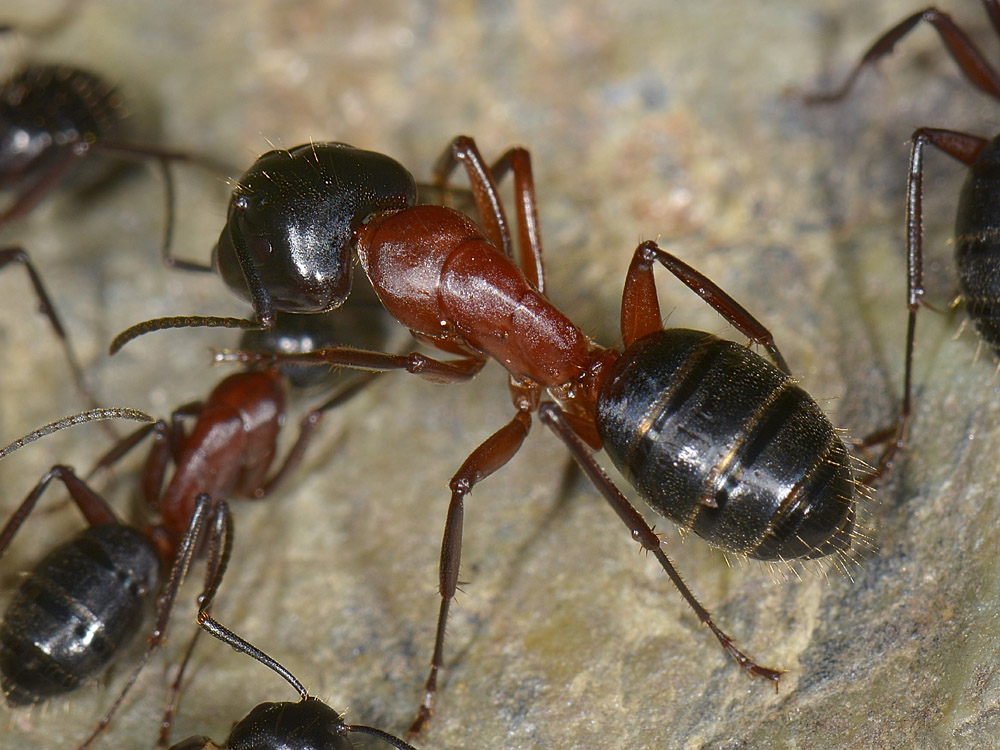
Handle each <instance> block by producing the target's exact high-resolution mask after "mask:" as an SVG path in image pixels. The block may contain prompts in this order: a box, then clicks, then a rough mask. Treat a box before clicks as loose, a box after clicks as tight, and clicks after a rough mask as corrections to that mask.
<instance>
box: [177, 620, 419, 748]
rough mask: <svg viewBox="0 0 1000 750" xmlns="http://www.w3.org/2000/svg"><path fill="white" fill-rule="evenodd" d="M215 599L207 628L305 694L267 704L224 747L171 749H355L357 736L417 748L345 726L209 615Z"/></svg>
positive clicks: (190, 744) (198, 742) (188, 744)
mask: <svg viewBox="0 0 1000 750" xmlns="http://www.w3.org/2000/svg"><path fill="white" fill-rule="evenodd" d="M209 604H211V602H210V601H208V602H203V603H202V606H201V609H200V611H199V612H198V623H199V624H200V625H201V627H202V628H203V629H204V630H205V631H207V632H208V633H210V634H212V635H213V636H215V637H216V638H218V639H219V640H220V641H222V642H223V643H225V644H228V645H229V646H231V647H232V648H233V649H234V650H236V651H239V652H240V653H244V654H247V655H248V656H250V657H252V658H254V659H256V660H257V661H259V662H260V663H261V664H263V665H264V666H266V667H268V668H270V669H272V670H273V671H274V672H276V673H277V674H279V675H281V677H283V678H284V679H285V680H286V681H287V682H288V684H289V685H291V686H292V688H293V689H294V690H295V691H296V692H297V693H298V694H299V696H300V698H301V700H300V701H299V702H297V703H290V702H288V701H282V702H280V703H261V704H260V705H258V706H257V707H255V708H254V709H253V710H252V711H251V712H250V713H249V714H247V715H246V716H245V717H243V718H242V719H240V720H239V721H238V722H236V723H235V724H234V725H233V728H232V731H230V733H229V737H228V738H227V739H226V741H225V742H224V743H223V744H222V745H217V744H215V743H214V742H213V741H212V740H210V739H208V738H207V737H204V736H197V737H189V738H188V739H186V740H182V741H181V742H178V743H177V744H175V745H172V746H171V747H170V750H352V748H354V747H355V744H354V742H353V741H352V740H351V735H352V734H364V735H368V736H371V737H376V738H378V739H380V740H382V741H383V742H387V743H388V744H390V745H392V746H393V747H395V748H398V750H415V749H414V747H413V746H412V745H410V744H409V743H407V742H404V741H403V740H401V739H399V738H398V737H396V736H394V735H391V734H389V733H388V732H385V731H383V730H381V729H377V728H375V727H369V726H365V725H363V724H345V723H344V717H343V715H342V714H339V713H337V712H336V711H334V710H333V709H332V708H330V707H329V706H328V705H326V704H325V703H323V702H322V701H321V700H319V699H318V698H314V697H312V696H310V695H309V693H308V692H307V691H306V689H305V687H303V685H302V683H301V682H299V681H298V680H297V679H296V678H295V677H294V676H293V675H292V673H291V672H289V671H288V670H287V669H285V667H283V666H281V664H279V663H278V662H276V661H275V660H274V659H272V658H271V657H270V656H268V655H267V654H265V653H264V652H263V651H261V650H260V649H258V648H257V647H256V646H254V645H253V644H251V643H250V642H248V641H246V640H245V639H243V638H241V637H240V636H238V635H237V634H236V633H234V632H233V631H231V630H229V629H228V628H226V627H225V626H223V625H221V624H220V623H219V622H217V621H216V620H214V619H213V618H212V617H211V616H210V615H209V613H208V605H209Z"/></svg>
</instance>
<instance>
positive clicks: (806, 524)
mask: <svg viewBox="0 0 1000 750" xmlns="http://www.w3.org/2000/svg"><path fill="white" fill-rule="evenodd" d="M597 409H598V411H597V427H598V431H599V432H600V435H601V438H602V440H603V441H604V448H605V450H606V451H607V453H608V455H609V456H610V457H611V460H612V461H613V462H614V464H615V466H617V467H618V469H619V470H620V471H621V472H622V474H623V475H624V476H625V477H626V478H627V479H628V480H629V482H630V483H631V484H632V485H633V486H634V487H635V488H636V489H637V490H638V492H639V494H640V495H642V497H643V498H644V499H645V500H646V501H647V502H648V503H649V504H650V506H651V507H652V508H653V509H654V510H656V511H657V512H659V513H661V514H662V515H664V516H666V517H667V518H670V519H671V520H672V521H674V522H675V523H677V524H678V525H679V526H681V527H682V528H685V529H689V530H691V531H694V532H695V533H696V534H698V536H700V537H702V538H703V539H705V540H706V541H707V542H709V543H711V544H713V545H715V546H717V547H720V548H722V549H725V550H728V551H731V552H736V553H740V554H744V555H747V556H749V557H753V558H757V559H761V560H788V559H799V558H815V557H823V556H825V555H829V554H831V553H833V552H836V551H845V550H847V549H848V548H849V547H850V545H851V536H852V532H853V528H854V499H853V498H854V487H855V482H854V479H853V476H852V473H851V469H850V465H849V460H850V459H849V455H848V453H847V449H846V448H845V447H844V443H843V441H842V440H841V439H840V437H839V436H838V435H837V433H836V431H835V430H834V428H833V426H832V425H831V424H830V421H829V420H828V419H827V418H826V416H825V415H824V414H823V412H822V411H821V410H820V409H819V407H818V406H817V405H816V402H815V401H813V399H812V398H811V397H810V396H809V394H807V393H806V392H805V391H804V390H802V388H800V387H799V386H797V385H795V383H794V382H793V381H792V379H791V378H790V377H788V376H787V375H785V374H784V373H783V372H782V371H781V370H779V369H778V368H777V367H775V366H773V365H772V364H770V363H769V362H767V361H766V360H764V359H763V358H762V357H760V356H758V355H757V354H755V353H754V352H752V351H750V350H749V349H747V348H746V347H745V346H741V345H740V344H737V343H734V342H732V341H726V340H723V339H719V338H717V337H715V336H713V335H711V334H708V333H704V332H702V331H692V330H686V329H668V330H663V331H657V332H655V333H652V334H650V335H648V336H645V337H644V338H642V339H640V340H639V341H637V342H636V343H635V344H633V345H632V346H630V347H629V348H628V349H627V350H626V351H625V352H624V353H623V354H622V356H621V357H620V358H619V359H618V360H617V361H616V362H615V364H614V365H613V366H612V368H611V370H610V372H609V373H608V376H607V379H606V380H605V381H604V385H603V387H602V388H601V392H600V396H599V398H598V407H597Z"/></svg>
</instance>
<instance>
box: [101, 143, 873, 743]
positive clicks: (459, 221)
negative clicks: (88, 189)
mask: <svg viewBox="0 0 1000 750" xmlns="http://www.w3.org/2000/svg"><path fill="white" fill-rule="evenodd" d="M458 165H462V166H463V167H464V169H465V171H466V173H467V174H468V176H469V180H470V184H471V189H472V194H473V197H474V200H475V203H476V208H477V211H478V215H479V219H480V224H477V223H475V222H474V221H472V220H471V219H470V218H469V217H467V216H465V215H464V214H461V213H459V212H457V211H454V210H451V209H449V208H445V207H443V206H415V205H414V181H413V178H412V176H411V175H410V174H409V172H407V171H406V170H405V169H404V168H403V167H402V166H401V165H400V164H398V163H397V162H395V161H393V160H392V159H390V158H389V157H387V156H384V155H382V154H377V153H373V152H367V151H361V150H358V149H355V148H352V147H350V146H347V145H345V144H341V143H311V144H306V145H303V146H300V147H298V148H294V149H291V150H288V151H271V152H268V153H266V154H264V155H263V156H261V157H260V158H259V159H258V160H257V162H256V163H255V164H254V165H253V166H252V167H251V168H250V169H249V170H248V171H247V172H246V173H245V174H244V175H243V177H242V178H241V179H240V180H239V182H238V183H237V185H236V187H235V189H234V191H233V196H232V199H231V201H230V206H229V214H228V219H227V223H226V227H225V228H224V230H223V231H222V234H221V236H220V238H219V242H218V244H217V246H216V248H215V251H214V254H213V265H214V266H215V267H216V268H217V269H218V271H219V273H220V275H221V276H222V278H223V279H224V280H225V282H226V283H227V284H228V285H229V286H230V288H231V289H233V291H235V292H236V293H237V294H238V295H240V296H242V297H243V298H245V299H248V300H249V301H250V302H251V304H252V305H253V310H254V317H253V319H244V318H220V317H204V316H187V317H172V318H160V319H156V320H150V321H146V322H144V323H140V324H137V325H135V326H132V327H131V328H129V329H127V330H126V331H124V332H123V333H121V334H119V336H118V337H116V339H115V341H114V342H113V343H112V346H111V351H112V353H114V352H115V351H117V350H118V349H120V348H121V347H122V346H123V345H124V344H125V343H127V342H128V341H130V340H131V339H133V338H135V337H136V336H139V335H141V334H145V333H148V332H150V331H155V330H161V329H165V328H178V327H197V326H208V327H226V328H243V329H250V330H267V329H269V328H270V327H271V326H273V324H274V319H275V315H276V312H277V311H279V310H280V311H292V312H296V313H299V314H310V313H317V312H325V311H329V310H331V309H335V308H337V307H338V306H339V305H340V304H342V303H343V302H344V301H345V300H346V299H347V297H348V295H349V293H350V285H351V284H350V281H351V277H350V270H351V268H352V264H353V260H354V258H355V257H356V258H357V260H358V261H359V262H360V265H361V267H362V268H363V269H364V271H365V274H366V275H367V277H368V279H369V280H370V281H371V283H372V286H373V288H374V290H375V293H376V295H377V296H378V297H379V299H380V300H381V303H382V305H383V306H384V307H385V308H386V309H387V310H388V311H389V312H390V313H391V314H392V315H393V317H395V318H396V319H397V320H398V321H399V322H400V323H402V324H403V325H404V326H405V327H406V328H408V329H409V330H410V331H411V333H412V334H413V335H414V336H415V337H416V338H417V339H418V340H419V341H421V342H423V343H426V344H429V345H431V346H433V347H435V348H437V349H438V350H440V351H442V352H444V353H446V354H449V355H452V357H453V358H451V359H446V360H439V359H435V358H432V357H429V356H426V355H423V354H420V353H418V352H413V353H411V354H403V355H398V354H388V353H382V352H372V351H364V350H359V349H355V348H350V347H331V348H327V349H324V350H320V351H316V352H312V353H307V354H290V355H281V354H269V353H264V354H261V353H254V352H246V351H242V352H235V353H225V354H221V355H219V359H220V360H234V361H241V362H265V363H273V362H297V363H313V364H316V365H336V366H342V367H350V368H356V369H361V370H369V371H373V372H384V371H389V370H406V371H407V372H410V373H413V374H417V375H419V376H420V377H422V378H424V379H425V380H429V381H432V382H437V383H459V382H463V381H466V380H468V379H470V378H472V377H474V376H475V375H476V374H477V373H478V372H479V370H480V369H482V367H483V366H484V365H485V364H486V362H487V361H488V360H490V359H495V360H497V361H498V362H499V363H501V364H502V365H503V366H504V367H505V368H506V369H507V371H508V373H509V383H510V391H511V396H512V400H513V405H514V409H515V415H514V417H513V418H512V419H511V420H510V422H508V423H507V424H506V425H505V426H503V427H502V428H501V429H500V430H498V431H497V432H496V433H494V434H493V435H491V436H490V437H488V438H487V439H486V440H485V441H483V442H482V443H481V444H479V445H478V447H477V448H475V449H474V450H473V451H472V452H471V453H470V455H469V456H468V457H467V458H466V459H465V461H464V462H463V463H462V465H461V467H460V468H459V470H458V471H457V472H456V473H455V475H454V476H453V477H452V479H451V482H450V488H451V501H450V504H449V508H448V513H447V520H446V523H445V532H444V539H443V542H442V548H441V564H440V594H441V607H440V612H439V615H438V624H437V633H436V636H435V641H434V650H433V656H432V660H431V670H430V673H429V675H428V678H427V681H426V683H425V688H424V697H423V700H422V701H421V702H420V707H419V709H418V712H417V717H416V719H415V720H414V722H413V725H412V726H411V734H416V733H418V732H420V731H421V730H422V729H423V728H424V727H425V726H426V724H427V722H428V721H429V719H430V716H431V713H432V704H433V700H434V696H435V693H436V691H437V677H438V673H439V671H440V669H441V668H442V667H443V665H444V637H445V630H446V623H447V618H448V612H449V607H450V604H451V601H452V599H453V598H454V595H455V592H456V590H457V586H458V575H459V566H460V558H461V550H462V529H463V523H464V521H463V519H464V510H465V503H464V500H465V497H466V496H467V495H468V494H469V493H470V492H471V491H472V489H473V488H474V487H475V486H476V484H478V483H479V482H480V481H482V480H483V479H485V478H486V477H488V476H490V475H491V474H492V473H493V472H495V471H497V470H498V469H499V468H500V467H502V466H503V465H504V464H506V463H507V462H508V461H509V460H510V459H511V458H513V456H514V455H515V454H516V453H517V451H518V450H519V449H520V447H521V445H522V443H523V441H524V439H525V437H526V436H527V433H528V431H529V429H530V426H531V422H532V415H533V414H534V413H536V412H537V413H538V416H539V418H540V419H541V421H542V423H543V424H545V425H546V426H548V427H549V428H550V429H551V430H552V432H553V433H554V434H555V435H556V436H557V437H558V438H559V439H560V440H561V441H562V442H563V443H564V445H565V446H566V448H567V449H568V450H569V451H570V453H571V454H572V455H573V457H574V458H575V459H576V461H577V462H578V463H579V464H580V466H581V467H582V468H583V470H584V472H585V473H586V475H587V476H588V478H589V479H590V480H591V481H592V482H593V484H594V486H595V487H596V488H597V489H598V491H599V492H600V493H601V494H602V495H603V497H604V498H605V500H606V501H607V502H608V503H609V505H610V506H611V508H612V509H613V510H614V512H615V513H616V514H617V515H618V516H619V518H620V519H621V520H622V521H623V523H625V525H626V527H627V528H628V529H629V531H630V533H631V536H632V538H633V539H634V540H635V541H637V542H639V543H640V545H641V546H642V547H643V548H644V549H646V550H647V551H649V552H651V553H652V554H653V555H654V557H655V558H656V559H657V561H658V562H659V564H660V565H661V567H662V568H663V570H664V572H665V573H666V574H667V576H668V577H669V578H670V580H671V581H672V582H673V584H674V585H675V586H676V587H677V589H678V591H679V592H680V593H681V595H682V597H683V598H684V599H685V601H686V602H687V603H688V605H689V606H691V608H692V609H693V610H694V612H695V614H696V616H697V617H698V619H699V620H700V621H701V623H702V624H703V625H705V626H706V627H707V628H709V630H711V631H712V633H713V634H714V635H715V637H716V638H717V639H718V641H719V643H720V644H721V645H722V647H723V649H724V650H725V651H726V652H727V653H728V654H729V655H730V656H731V657H733V658H734V659H735V660H736V662H737V663H738V664H739V666H740V667H741V668H742V669H743V670H744V671H745V672H746V673H747V674H749V675H751V676H753V677H760V678H763V679H765V680H768V681H770V682H771V683H772V684H774V685H775V687H777V684H778V681H779V679H780V677H781V674H782V670H780V669H774V668H771V667H767V666H763V665H761V664H759V663H758V662H757V661H756V660H755V659H753V658H751V657H750V656H748V655H747V654H746V653H744V652H743V651H742V650H740V649H739V648H737V646H736V645H735V644H734V642H733V640H732V639H731V638H730V637H729V636H728V635H727V634H726V633H725V632H723V631H722V630H721V629H720V628H719V627H718V626H717V625H716V624H715V622H714V620H713V619H712V617H711V616H710V615H709V613H708V611H707V610H706V609H705V608H704V607H703V606H702V605H701V604H700V603H699V602H698V601H697V599H696V598H695V597H694V595H693V593H692V592H691V590H690V589H689V588H688V586H687V585H686V584H685V583H684V582H683V581H682V580H681V577H680V575H679V574H678V572H677V570H676V569H675V567H674V565H673V563H672V562H671V561H670V559H669V558H668V557H667V555H666V553H665V552H664V550H663V547H662V545H661V543H660V539H659V537H658V536H657V534H656V533H654V531H653V530H652V528H651V527H650V526H649V524H648V523H647V522H646V521H645V520H644V519H643V518H642V516H641V515H640V514H639V513H638V512H637V511H636V510H635V509H634V508H633V506H632V505H631V504H630V503H629V501H628V500H627V499H626V498H625V496H624V495H623V494H622V493H621V491H620V490H619V489H618V488H617V487H616V486H615V484H614V483H613V482H612V480H611V479H610V478H609V477H608V476H607V475H606V474H605V473H604V471H603V470H602V469H601V467H600V466H599V465H598V463H597V462H596V460H595V459H594V457H593V454H594V452H596V451H597V450H599V449H601V448H603V449H604V450H605V451H606V452H607V453H608V454H609V456H610V457H611V459H612V461H613V462H614V463H615V464H616V466H618V468H619V469H620V470H621V471H622V473H623V474H624V475H625V477H626V478H627V479H628V481H629V482H630V483H632V485H633V486H634V487H635V488H636V490H637V491H638V492H639V494H640V495H642V497H643V498H644V499H645V500H646V501H647V502H648V503H649V504H650V505H651V506H652V507H653V508H654V509H656V510H657V511H658V512H659V513H661V514H663V515H665V516H667V517H668V518H670V519H671V520H672V521H674V522H675V523H677V524H678V525H680V526H682V527H683V528H686V529H690V530H693V531H694V532H695V533H697V534H698V535H699V536H701V537H702V538H704V539H706V540H707V541H708V542H710V543H711V544H713V545H715V546H717V547H720V548H722V549H725V550H729V551H732V552H736V553H739V554H743V555H746V556H748V557H753V558H758V559H762V560H798V559H812V558H819V557H824V556H829V555H834V556H837V555H845V554H847V551H848V549H849V548H850V546H851V543H852V540H853V539H854V538H855V536H856V535H857V534H859V533H860V532H859V531H857V530H856V528H855V520H856V501H855V491H856V480H855V479H854V477H853V474H852V471H851V468H850V465H849V454H848V452H847V449H846V447H845V446H844V443H843V442H842V440H841V438H840V437H839V435H838V434H837V432H836V430H835V429H834V428H833V426H832V425H831V424H830V422H829V420H828V419H827V418H826V416H825V415H824V414H823V413H822V411H821V410H820V409H819V407H818V406H817V405H816V403H815V402H814V401H813V400H812V398H810V396H809V395H808V394H807V393H806V392H805V391H804V390H803V389H801V388H800V387H799V386H797V385H796V384H795V383H794V382H793V380H792V378H791V376H790V374H789V373H790V371H789V368H788V366H787V364H786V363H785V360H784V358H783V357H782V355H781V353H780V351H779V350H778V347H777V346H776V345H775V343H774V340H773V337H772V336H771V334H770V332H769V331H768V330H767V328H765V327H764V326H763V325H762V324H761V323H760V322H759V321H758V320H757V319H756V318H755V317H754V316H753V315H751V314H750V313H749V312H748V311H747V310H746V309H745V308H743V307H742V306H741V305H740V304H739V303H738V302H736V300H734V299H733V298H732V297H730V296H729V295H728V294H726V293H725V292H724V291H723V290H722V289H721V288H719V287H718V286H717V285H716V284H714V283H713V282H712V281H711V280H709V279H708V278H706V277H705V276H704V275H703V274H701V273H699V272H698V271H696V270H695V269H693V268H692V267H690V266H689V265H687V264H686V263H684V262H683V261H681V260H680V259H679V258H677V257H675V256H674V255H672V254H670V253H669V252H667V251H665V250H663V249H662V248H660V247H659V246H657V245H656V244H655V243H653V242H644V243H642V244H640V245H639V247H638V248H636V250H635V253H634V255H633V258H632V263H631V265H630V267H629V269H628V273H627V275H626V279H625V288H624V292H623V295H622V307H621V331H622V338H623V342H624V347H625V348H624V351H618V350H617V349H613V348H604V347H601V346H599V345H597V344H596V343H594V342H593V341H591V340H590V339H589V338H588V337H587V336H586V335H585V334H584V333H583V332H582V331H581V330H580V329H579V328H578V327H577V326H575V325H574V324H573V323H572V322H571V321H570V320H569V319H568V318H567V317H566V316H565V315H564V314H563V313H561V312H560V311H559V310H557V309H556V308H555V307H554V306H553V305H552V303H551V302H549V300H548V298H547V296H546V281H545V271H544V263H543V256H542V247H541V240H540V233H539V224H538V217H537V214H536V196H535V188H534V181H533V178H532V172H531V165H530V158H529V155H528V152H527V151H525V150H524V149H519V148H515V149H511V150H510V151H508V152H506V153H505V154H504V155H503V156H502V157H501V158H500V159H499V160H498V161H497V162H496V163H495V164H493V165H488V164H487V163H486V162H485V161H484V160H483V158H482V156H481V155H480V153H479V150H478V148H477V147H476V145H475V143H474V142H473V141H472V139H471V138H467V137H459V138H456V139H455V140H454V141H453V142H452V143H451V145H450V146H449V148H448V149H447V150H446V151H445V153H444V155H443V157H442V159H441V160H440V161H439V162H438V164H437V166H436V169H435V175H436V182H437V184H439V185H442V186H443V185H446V183H447V179H448V176H449V175H450V174H451V173H452V172H453V171H454V170H455V168H456V167H457V166H458ZM508 173H511V174H512V175H513V180H514V195H515V209H516V214H517V230H516V236H517V239H518V245H519V250H520V262H519V263H518V262H517V261H515V259H514V250H513V246H514V242H513V233H512V231H511V229H510V226H509V224H508V221H507V217H506V214H505V211H504V208H503V204H502V202H501V200H500V197H499V194H498V190H497V181H499V180H500V179H501V178H502V177H503V176H505V175H507V174H508ZM655 264H659V265H662V266H664V267H665V268H667V270H669V271H670V272H671V273H672V274H674V275H675V276H676V277H677V278H678V279H680V280H681V281H682V282H683V283H684V284H685V285H687V286H688V287H689V288H691V289H692V290H693V291H695V292H696V293H697V294H698V295H699V296H701V297H702V298H703V299H704V300H705V301H706V302H708V303H709V304H710V305H711V306H712V307H713V308H715V309H716V310H717V311H718V312H719V313H720V314H721V315H722V316H723V317H724V318H725V319H726V320H727V321H729V322H730V323H731V324H732V325H734V326H735V327H736V328H737V329H738V330H739V331H740V332H741V333H743V334H744V335H746V336H747V337H748V338H749V339H750V340H751V341H752V342H754V343H756V344H759V345H761V346H763V347H764V349H765V350H766V352H767V354H768V356H769V357H770V359H771V360H772V361H771V362H768V361H767V360H765V359H764V358H762V357H760V356H758V355H757V354H755V353H754V352H752V351H750V350H749V349H748V348H747V347H744V346H741V345H739V344H735V343H732V342H728V341H724V340H722V339H719V338H717V337H715V336H713V335H711V334H708V333H704V332H700V331H691V330H684V329H666V330H664V329H663V326H662V323H661V318H660V307H659V302H658V300H657V294H656V287H655V283H654V278H653V266H654V265H655ZM546 393H547V394H548V395H549V397H550V399H551V400H548V401H543V396H544V395H545V394H546Z"/></svg>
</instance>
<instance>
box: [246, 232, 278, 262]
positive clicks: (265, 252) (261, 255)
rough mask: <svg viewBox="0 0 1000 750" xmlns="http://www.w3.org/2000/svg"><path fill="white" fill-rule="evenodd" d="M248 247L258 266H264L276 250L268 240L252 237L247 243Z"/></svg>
mask: <svg viewBox="0 0 1000 750" xmlns="http://www.w3.org/2000/svg"><path fill="white" fill-rule="evenodd" d="M247 246H248V248H249V250H250V255H251V257H252V258H253V259H254V262H255V263H256V264H257V265H263V264H264V263H265V262H267V259H268V258H270V257H271V253H272V252H273V250H274V248H273V247H272V246H271V243H270V242H268V241H267V238H266V237H260V236H257V237H251V238H250V239H249V240H248V242H247Z"/></svg>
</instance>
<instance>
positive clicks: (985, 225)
mask: <svg viewBox="0 0 1000 750" xmlns="http://www.w3.org/2000/svg"><path fill="white" fill-rule="evenodd" d="M998 195H1000V137H998V138H994V139H992V140H990V141H989V142H987V143H986V145H985V146H984V147H983V150H982V151H981V152H980V153H979V156H978V157H977V158H976V161H975V163H974V164H972V166H971V167H970V168H969V176H968V177H967V178H966V181H965V184H964V185H963V186H962V194H961V196H960V197H959V200H958V212H957V215H956V218H955V261H956V263H957V265H958V277H959V282H960V284H961V288H962V297H963V298H964V300H965V302H966V306H967V309H968V313H969V317H970V318H971V319H972V323H973V325H975V327H976V330H977V331H979V334H980V335H981V336H982V337H983V339H984V340H985V341H986V342H987V343H988V344H989V345H990V346H992V347H993V349H994V350H995V351H996V352H997V353H998V354H1000V236H998V230H1000V220H998V218H997V196H998Z"/></svg>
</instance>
